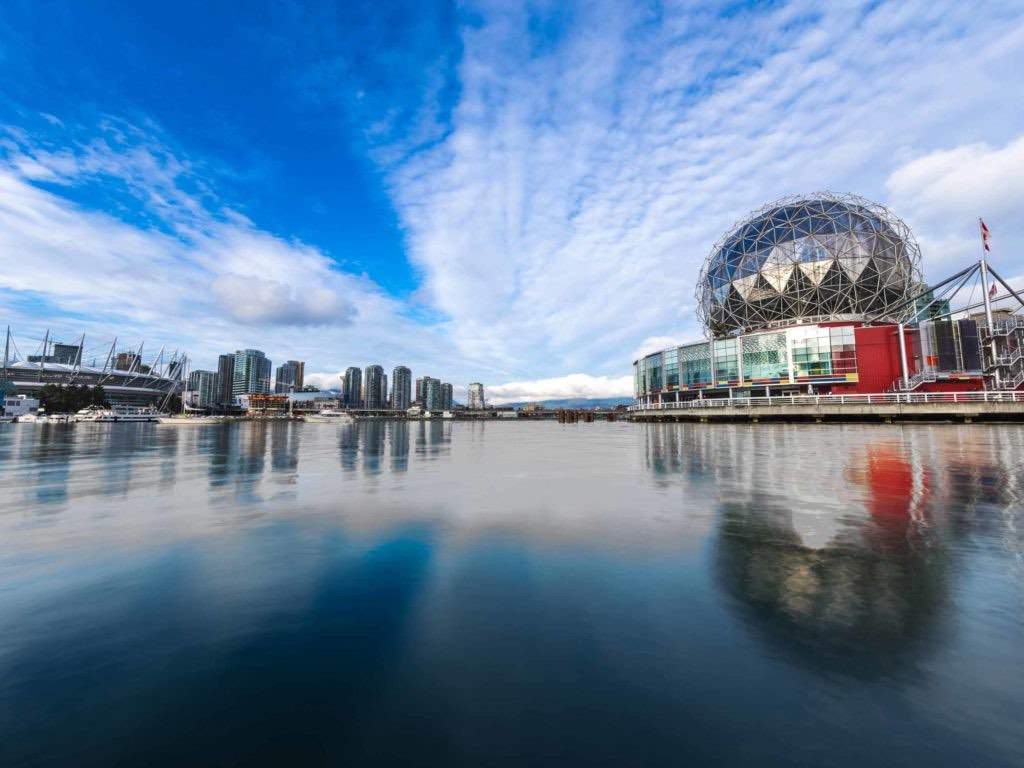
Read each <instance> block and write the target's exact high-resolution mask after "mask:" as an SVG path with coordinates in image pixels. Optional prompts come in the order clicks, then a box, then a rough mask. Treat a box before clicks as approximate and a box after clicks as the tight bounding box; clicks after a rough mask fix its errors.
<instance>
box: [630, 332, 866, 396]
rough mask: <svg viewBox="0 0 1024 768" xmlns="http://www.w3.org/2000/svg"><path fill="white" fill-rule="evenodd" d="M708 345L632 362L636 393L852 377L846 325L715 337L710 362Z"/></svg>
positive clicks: (853, 350)
mask: <svg viewBox="0 0 1024 768" xmlns="http://www.w3.org/2000/svg"><path fill="white" fill-rule="evenodd" d="M711 346H712V345H711V344H710V343H708V342H698V343H694V344H685V345H683V346H681V347H673V348H672V349H667V350H665V351H663V352H659V353H657V354H653V355H648V356H647V357H644V358H641V359H640V360H637V361H636V362H635V363H634V364H633V389H634V392H635V394H636V396H637V397H638V398H639V397H645V396H649V395H657V393H659V392H662V391H666V390H668V391H674V390H675V389H676V388H678V389H680V390H693V389H701V388H705V387H707V388H710V387H723V386H727V385H728V386H742V385H743V383H744V382H756V383H760V384H766V383H778V384H789V383H794V384H795V383H797V382H801V381H804V380H806V379H830V380H832V381H834V380H835V379H840V380H850V381H856V374H857V346H856V341H855V336H854V327H853V326H852V325H842V326H822V325H805V326H798V327H796V328H787V329H786V330H780V331H774V332H771V333H756V334H750V335H745V336H736V337H732V338H726V339H716V340H715V341H714V359H713V360H712V353H711ZM791 372H792V377H791ZM712 373H713V374H714V375H712ZM741 374H742V379H741Z"/></svg>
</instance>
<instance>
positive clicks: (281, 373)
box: [274, 360, 306, 393]
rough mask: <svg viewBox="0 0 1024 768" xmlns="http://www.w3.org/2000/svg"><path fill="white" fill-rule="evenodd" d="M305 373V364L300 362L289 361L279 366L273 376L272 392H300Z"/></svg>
mask: <svg viewBox="0 0 1024 768" xmlns="http://www.w3.org/2000/svg"><path fill="white" fill-rule="evenodd" d="M305 371H306V364H305V363H304V362H302V361H301V360H289V361H288V362H286V363H285V364H284V365H279V366H278V367H277V372H276V374H275V375H274V391H275V392H278V393H280V392H301V391H302V378H303V375H304V373H305Z"/></svg>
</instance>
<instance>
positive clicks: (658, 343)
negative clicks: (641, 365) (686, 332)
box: [630, 336, 694, 360]
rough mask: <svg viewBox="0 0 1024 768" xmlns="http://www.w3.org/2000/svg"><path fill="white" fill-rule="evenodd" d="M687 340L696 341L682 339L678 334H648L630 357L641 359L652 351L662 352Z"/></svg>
mask: <svg viewBox="0 0 1024 768" xmlns="http://www.w3.org/2000/svg"><path fill="white" fill-rule="evenodd" d="M686 341H694V339H681V338H679V337H677V336H648V337H647V338H646V339H644V340H643V341H641V342H640V346H639V347H637V348H636V349H634V350H633V354H632V355H630V358H631V359H632V360H639V359H640V358H641V357H646V356H647V355H649V354H651V353H652V352H660V351H661V350H663V349H668V348H669V347H675V346H678V345H679V344H682V343H684V342H686Z"/></svg>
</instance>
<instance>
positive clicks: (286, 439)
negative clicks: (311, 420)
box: [270, 422, 302, 483]
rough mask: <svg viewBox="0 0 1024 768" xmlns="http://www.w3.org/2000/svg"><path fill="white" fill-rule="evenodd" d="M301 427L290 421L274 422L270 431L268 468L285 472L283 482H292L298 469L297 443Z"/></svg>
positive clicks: (280, 472) (276, 473) (274, 471)
mask: <svg viewBox="0 0 1024 768" xmlns="http://www.w3.org/2000/svg"><path fill="white" fill-rule="evenodd" d="M301 435H302V427H301V425H299V424H293V423H291V422H284V423H276V424H273V425H272V426H271V432H270V470H271V472H273V473H274V474H275V475H279V474H282V473H284V474H286V475H287V477H285V478H283V482H289V483H293V482H295V479H296V477H295V476H296V473H297V472H298V469H299V443H300V436H301Z"/></svg>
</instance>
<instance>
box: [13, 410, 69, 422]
mask: <svg viewBox="0 0 1024 768" xmlns="http://www.w3.org/2000/svg"><path fill="white" fill-rule="evenodd" d="M71 418H72V417H71V416H70V415H68V414H66V413H45V412H44V411H39V412H37V413H26V414H23V415H21V416H18V417H17V420H18V423H19V424H67V423H68V422H69V421H71Z"/></svg>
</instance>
